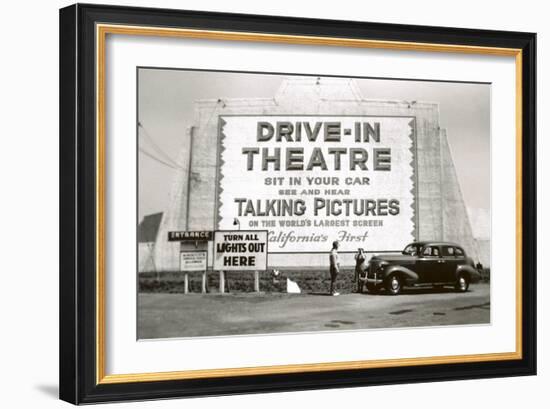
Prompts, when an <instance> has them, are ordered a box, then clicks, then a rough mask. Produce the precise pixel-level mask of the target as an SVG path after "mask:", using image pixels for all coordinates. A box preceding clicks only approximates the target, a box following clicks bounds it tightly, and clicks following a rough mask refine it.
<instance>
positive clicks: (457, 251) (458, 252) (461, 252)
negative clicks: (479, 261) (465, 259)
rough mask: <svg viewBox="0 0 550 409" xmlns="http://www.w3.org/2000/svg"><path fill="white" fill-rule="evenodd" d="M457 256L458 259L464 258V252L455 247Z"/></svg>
mask: <svg viewBox="0 0 550 409" xmlns="http://www.w3.org/2000/svg"><path fill="white" fill-rule="evenodd" d="M455 256H457V257H462V256H464V250H462V249H461V248H460V247H455Z"/></svg>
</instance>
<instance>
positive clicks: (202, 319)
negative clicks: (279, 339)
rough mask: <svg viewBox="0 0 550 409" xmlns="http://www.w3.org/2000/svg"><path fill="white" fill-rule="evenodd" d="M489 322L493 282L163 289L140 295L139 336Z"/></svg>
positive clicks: (211, 334)
mask: <svg viewBox="0 0 550 409" xmlns="http://www.w3.org/2000/svg"><path fill="white" fill-rule="evenodd" d="M488 323H490V286H489V284H476V285H472V286H470V290H469V291H468V292H466V293H456V292H454V290H452V289H450V288H449V289H440V290H435V289H424V290H420V289H417V290H413V289H411V290H408V291H404V292H403V294H401V295H398V296H390V295H383V294H380V295H372V294H343V295H340V296H338V297H332V296H329V295H327V294H284V293H270V294H254V293H240V294H205V295H201V294H186V295H185V294H159V293H141V294H139V297H138V338H140V339H150V338H171V337H194V336H218V335H234V334H268V333H288V332H304V331H308V332H309V331H335V330H336V331H338V330H350V329H370V328H397V327H422V326H436V325H461V324H488Z"/></svg>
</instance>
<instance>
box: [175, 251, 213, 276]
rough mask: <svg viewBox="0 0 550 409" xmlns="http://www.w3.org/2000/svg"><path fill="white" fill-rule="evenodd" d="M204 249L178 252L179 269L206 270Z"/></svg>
mask: <svg viewBox="0 0 550 409" xmlns="http://www.w3.org/2000/svg"><path fill="white" fill-rule="evenodd" d="M206 259H207V257H206V251H182V252H180V271H184V272H188V271H206Z"/></svg>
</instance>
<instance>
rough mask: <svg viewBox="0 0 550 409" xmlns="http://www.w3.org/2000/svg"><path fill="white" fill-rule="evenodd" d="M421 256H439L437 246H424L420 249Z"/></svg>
mask: <svg viewBox="0 0 550 409" xmlns="http://www.w3.org/2000/svg"><path fill="white" fill-rule="evenodd" d="M422 255H423V256H439V248H438V247H436V246H427V247H424V250H423V251H422Z"/></svg>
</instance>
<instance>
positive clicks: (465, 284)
mask: <svg viewBox="0 0 550 409" xmlns="http://www.w3.org/2000/svg"><path fill="white" fill-rule="evenodd" d="M468 288H470V280H469V279H468V276H467V275H465V274H460V275H459V276H458V278H457V279H456V284H455V290H456V291H458V292H459V293H465V292H466V291H468Z"/></svg>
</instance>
